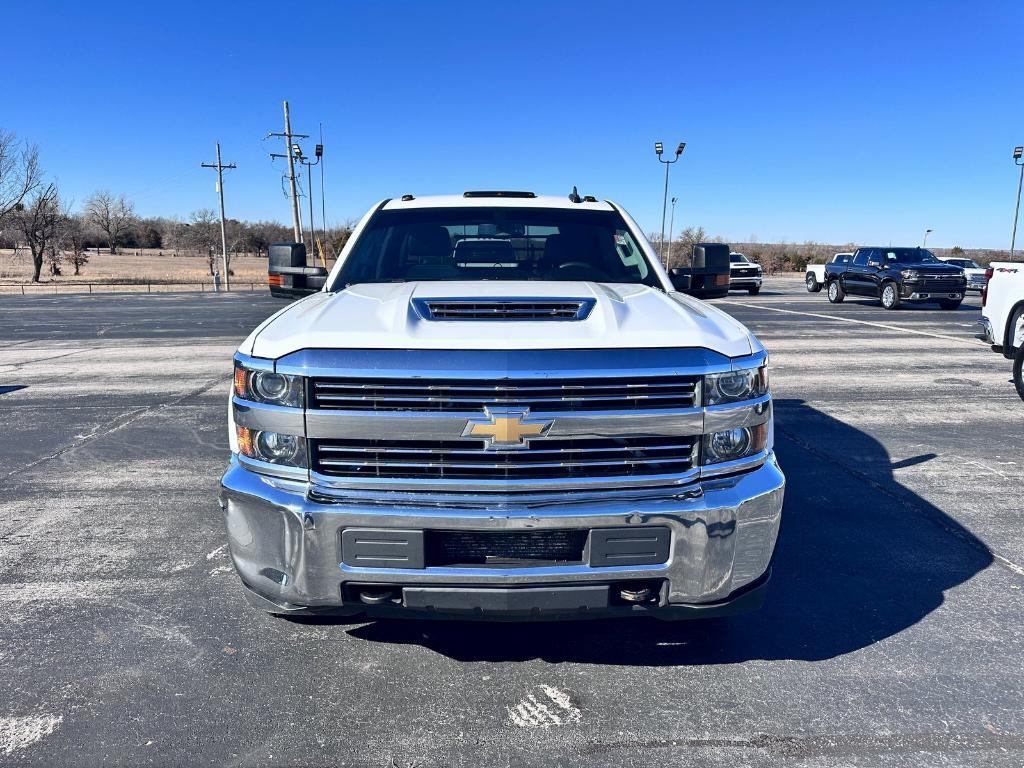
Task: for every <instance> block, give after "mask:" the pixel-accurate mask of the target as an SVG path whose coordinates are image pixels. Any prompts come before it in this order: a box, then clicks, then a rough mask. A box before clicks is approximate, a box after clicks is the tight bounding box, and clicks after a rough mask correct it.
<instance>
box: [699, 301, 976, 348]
mask: <svg viewBox="0 0 1024 768" xmlns="http://www.w3.org/2000/svg"><path fill="white" fill-rule="evenodd" d="M718 303H719V304H734V305H735V306H737V307H753V308H756V309H767V310H768V311H769V312H783V313H785V314H787V315H805V316H807V317H820V318H821V319H823V320H837V321H839V322H840V323H855V324H857V325H869V326H871V327H873V328H884V329H886V330H888V331H899V332H900V333H913V334H916V335H918V336H931V337H932V338H933V339H946V340H948V341H956V342H960V343H962V344H970V345H971V346H972V347H979V346H980V347H986V348H987V347H988V344H986V343H985V342H983V341H982V340H981V339H964V338H961V337H957V336H945V335H943V334H941V333H929V332H928V331H919V330H917V329H916V328H907V327H905V326H902V325H888V324H886V323H875V322H871V321H870V320H854V319H853V318H852V317H837V316H835V315H823V314H821V313H820V312H798V311H797V310H795V309H779V308H778V307H766V306H765V305H764V304H750V303H747V302H739V301H720V302H718Z"/></svg>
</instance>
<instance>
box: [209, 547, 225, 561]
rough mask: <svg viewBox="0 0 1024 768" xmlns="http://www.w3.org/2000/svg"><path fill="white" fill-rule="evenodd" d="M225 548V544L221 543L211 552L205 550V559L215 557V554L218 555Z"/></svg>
mask: <svg viewBox="0 0 1024 768" xmlns="http://www.w3.org/2000/svg"><path fill="white" fill-rule="evenodd" d="M227 548H228V545H227V544H221V545H220V546H219V547H217V548H216V549H215V550H213V551H212V552H207V553H206V559H207V560H213V558H215V557H216V556H217V555H219V554H220V553H221V552H223V551H224V550H225V549H227Z"/></svg>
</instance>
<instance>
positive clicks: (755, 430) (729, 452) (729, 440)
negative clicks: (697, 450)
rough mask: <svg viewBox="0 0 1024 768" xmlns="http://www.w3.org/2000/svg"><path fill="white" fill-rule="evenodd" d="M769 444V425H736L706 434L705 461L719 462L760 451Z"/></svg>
mask: <svg viewBox="0 0 1024 768" xmlns="http://www.w3.org/2000/svg"><path fill="white" fill-rule="evenodd" d="M767 444H768V425H767V424H758V425H757V426H755V427H736V428H735V429H727V430H725V431H724V432H712V433H711V434H709V435H704V463H705V464H719V463H721V462H723V461H735V460H736V459H742V458H744V457H746V456H753V455H754V454H755V453H760V452H761V451H763V450H764V449H765V446H766V445H767Z"/></svg>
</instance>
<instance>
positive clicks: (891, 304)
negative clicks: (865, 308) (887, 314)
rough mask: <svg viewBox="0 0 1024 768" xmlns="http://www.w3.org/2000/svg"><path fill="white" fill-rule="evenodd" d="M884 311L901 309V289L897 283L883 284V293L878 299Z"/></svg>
mask: <svg viewBox="0 0 1024 768" xmlns="http://www.w3.org/2000/svg"><path fill="white" fill-rule="evenodd" d="M878 298H879V300H880V301H881V302H882V307H883V308H884V309H899V306H900V288H899V286H898V285H896V283H893V282H888V283H883V284H882V293H881V295H880V296H879V297H878Z"/></svg>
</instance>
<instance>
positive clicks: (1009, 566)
mask: <svg viewBox="0 0 1024 768" xmlns="http://www.w3.org/2000/svg"><path fill="white" fill-rule="evenodd" d="M992 557H993V558H994V559H995V560H996V562H998V563H999V564H1000V565H1002V566H1003V567H1004V568H1006V570H1008V571H1012V572H1013V573H1016V574H1017V575H1018V576H1024V568H1021V567H1020V566H1019V565H1017V564H1016V563H1015V562H1013V561H1012V560H1007V559H1006V558H1005V557H1003V556H1002V555H997V554H996V553H995V552H993V553H992Z"/></svg>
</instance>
